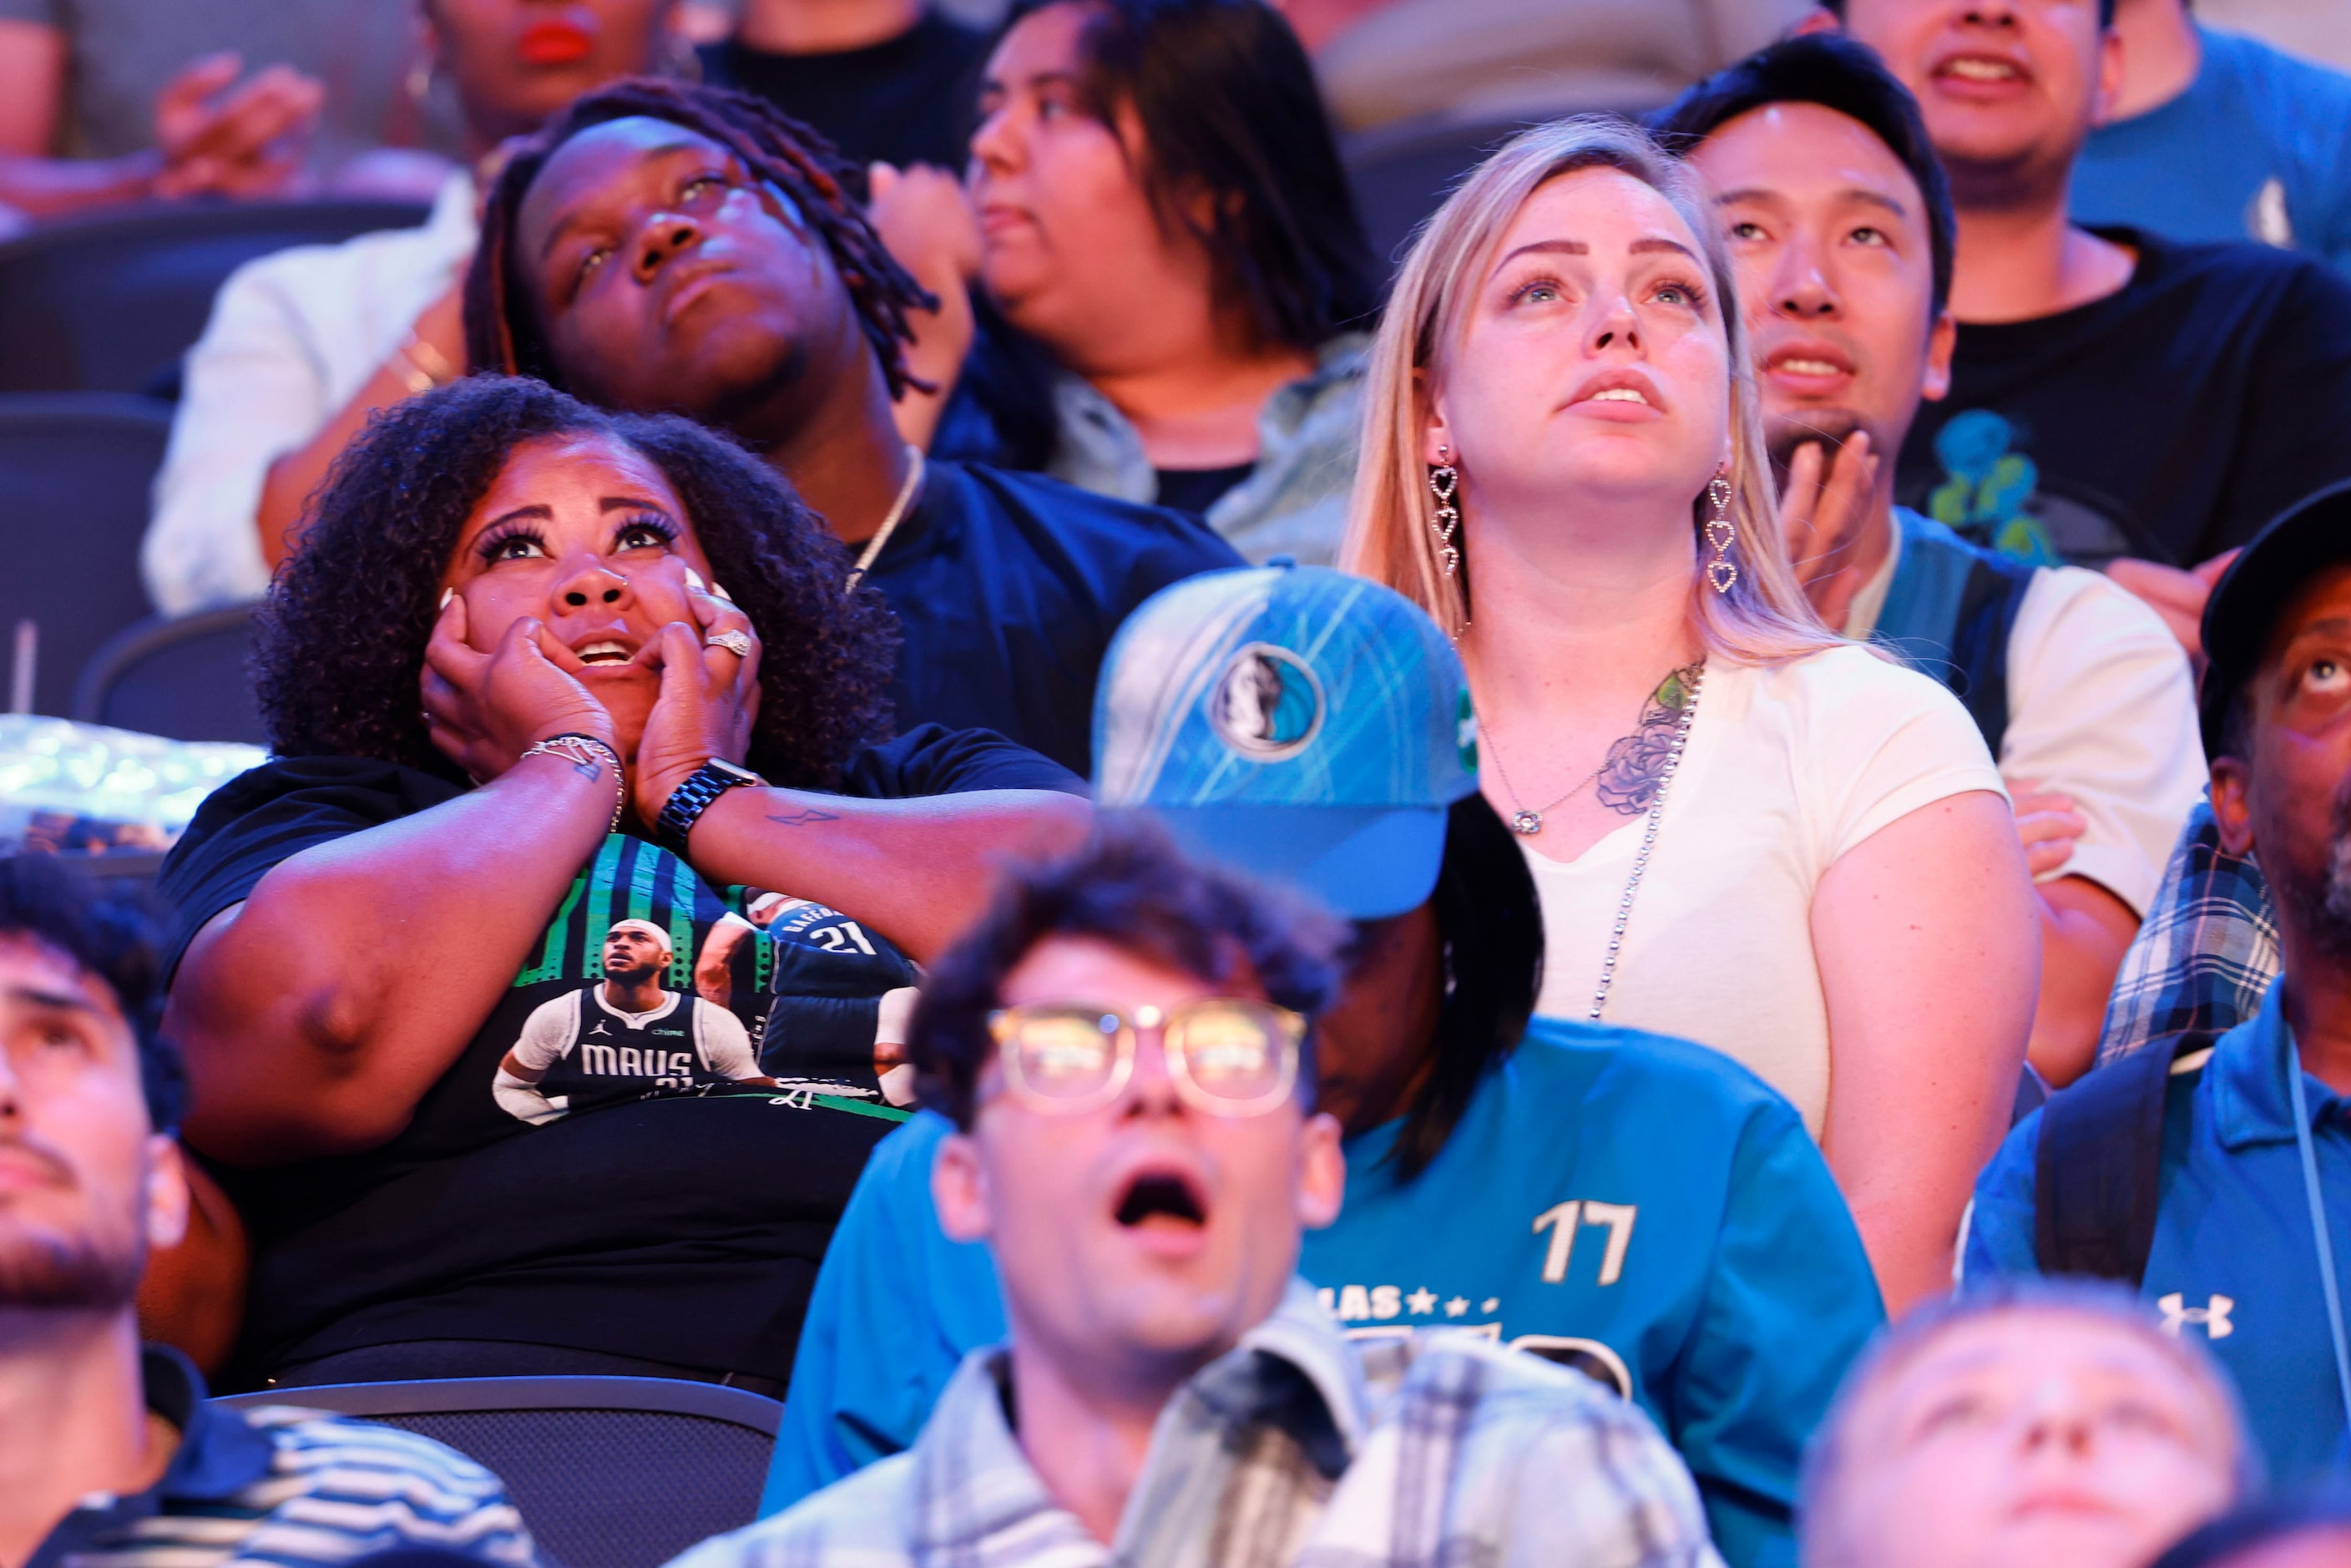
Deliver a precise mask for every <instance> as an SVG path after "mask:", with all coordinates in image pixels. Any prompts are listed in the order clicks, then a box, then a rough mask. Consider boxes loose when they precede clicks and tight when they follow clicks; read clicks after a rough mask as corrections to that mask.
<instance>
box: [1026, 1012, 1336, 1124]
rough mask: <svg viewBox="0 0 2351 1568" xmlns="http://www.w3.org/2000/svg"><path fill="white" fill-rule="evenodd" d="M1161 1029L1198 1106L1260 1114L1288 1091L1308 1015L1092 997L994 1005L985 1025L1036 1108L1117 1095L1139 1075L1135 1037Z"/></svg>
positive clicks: (1178, 1086)
mask: <svg viewBox="0 0 2351 1568" xmlns="http://www.w3.org/2000/svg"><path fill="white" fill-rule="evenodd" d="M1144 1030H1158V1031H1159V1039H1160V1049H1161V1050H1162V1051H1165V1052H1166V1054H1167V1076H1168V1077H1169V1078H1170V1079H1171V1080H1172V1081H1173V1082H1175V1092H1176V1093H1177V1094H1178V1095H1180V1096H1181V1097H1182V1098H1183V1099H1184V1101H1185V1102H1186V1103H1187V1104H1189V1105H1190V1106H1192V1108H1193V1109H1195V1110H1196V1111H1204V1112H1207V1113H1209V1114H1210V1115H1216V1116H1256V1115H1261V1114H1263V1113H1265V1112H1268V1111H1270V1110H1272V1109H1273V1108H1274V1107H1275V1106H1277V1105H1279V1104H1280V1103H1282V1102H1283V1101H1284V1100H1286V1099H1288V1098H1289V1096H1290V1089H1291V1088H1292V1087H1293V1086H1294V1085H1295V1084H1296V1083H1297V1082H1298V1052H1299V1048H1300V1045H1301V1042H1303V1041H1304V1040H1305V1039H1306V1019H1304V1018H1303V1017H1302V1016H1301V1015H1300V1014H1297V1013H1294V1012H1292V1011H1290V1009H1288V1008H1280V1007H1276V1006H1274V1005H1273V1004H1272V1003H1271V1002H1257V1001H1249V1000H1245V999H1243V998H1238V997H1205V998H1201V999H1199V1000H1197V1001H1190V1002H1183V1003H1180V1004H1178V1005H1177V1006H1175V1007H1173V1008H1169V1009H1167V1010H1166V1011H1165V1012H1162V1011H1161V1010H1160V1009H1157V1008H1137V1009H1134V1012H1133V1013H1132V1014H1129V1013H1125V1012H1122V1011H1120V1010H1119V1009H1116V1008H1113V1007H1106V1006H1099V1005H1096V1004H1093V1003H1090V1002H1049V1003H1041V1004H1037V1005H1033V1006H1029V1007H1018V1008H998V1009H997V1010H996V1011H994V1012H992V1013H990V1014H988V1015H987V1031H988V1034H989V1035H990V1036H991V1037H992V1038H993V1039H994V1040H995V1041H996V1053H997V1060H998V1061H1000V1062H1002V1063H1003V1066H1004V1084H1005V1088H1006V1089H1007V1090H1008V1091H1009V1092H1011V1093H1012V1094H1013V1095H1015V1096H1016V1097H1018V1098H1019V1100H1020V1101H1021V1102H1022V1103H1024V1104H1026V1105H1028V1106H1029V1107H1030V1108H1031V1109H1033V1110H1038V1111H1042V1112H1044V1113H1047V1114H1049V1115H1056V1116H1073V1115H1078V1114H1081V1113H1084V1112H1087V1111H1093V1110H1099V1109H1100V1108H1101V1107H1102V1106H1104V1105H1107V1104H1109V1103H1111V1102H1112V1101H1113V1100H1115V1099H1117V1098H1118V1096H1119V1094H1120V1093H1121V1092H1123V1090H1124V1089H1125V1088H1126V1085H1127V1083H1128V1082H1129V1080H1131V1079H1132V1078H1133V1077H1134V1045H1135V1037H1136V1036H1137V1035H1138V1034H1140V1033H1141V1032H1142V1031H1144Z"/></svg>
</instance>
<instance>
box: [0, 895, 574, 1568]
mask: <svg viewBox="0 0 2351 1568" xmlns="http://www.w3.org/2000/svg"><path fill="white" fill-rule="evenodd" d="M155 977H156V967H155V960H154V952H153V949H152V946H151V945H150V943H149V941H148V934H147V932H146V930H145V929H144V927H143V925H142V924H141V922H140V921H139V920H138V919H137V917H136V915H134V914H132V913H131V912H130V911H129V910H127V909H124V908H121V907H118V906H110V905H100V904H93V903H92V902H91V900H90V899H89V896H88V894H86V893H85V892H84V891H83V890H82V889H81V888H80V887H79V886H78V884H77V883H75V882H74V881H73V880H72V879H71V878H70V877H69V876H68V874H67V873H65V872H64V871H63V870H62V869H61V868H60V867H59V866H58V864H57V862H55V861H54V860H51V859H48V858H47V857H40V856H33V857H18V858H16V859H12V860H5V861H0V1568H18V1565H20V1564H21V1565H23V1568H51V1565H52V1564H58V1565H63V1564H68V1563H71V1564H73V1565H74V1568H101V1565H103V1568H163V1565H165V1564H169V1568H209V1565H211V1564H214V1563H278V1564H287V1565H289V1568H298V1565H300V1564H306V1563H343V1562H348V1561H350V1560H351V1559H353V1558H357V1557H360V1556H363V1555H366V1554H368V1553H371V1552H379V1551H383V1550H385V1549H388V1548H393V1547H411V1546H431V1547H440V1548H444V1549H448V1550H451V1551H455V1552H462V1553H464V1554H465V1555H466V1556H469V1557H474V1558H475V1559H478V1560H480V1561H482V1562H485V1563H511V1564H517V1565H527V1564H528V1563H531V1562H532V1561H533V1554H532V1549H531V1542H530V1535H529V1532H528V1531H527V1530H526V1529H525V1528H524V1526H523V1522H522V1519H521V1516H520V1515H519V1514H517V1512H516V1511H515V1509H514V1506H513V1505H512V1504H511V1503H509V1502H508V1501H507V1499H506V1493H505V1489H504V1488H503V1486H501V1484H500V1483H499V1481H498V1479H497V1478H496V1477H495V1476H493V1475H491V1474H490V1473H489V1472H488V1471H486V1470H485V1469H482V1468H481V1467H480V1466H479V1465H476V1464H475V1463H474V1462H473V1461H471V1460H470V1459H467V1458H465V1457H464V1456H463V1455H460V1454H457V1453H454V1452H452V1451H451V1450H449V1449H447V1448H443V1447H441V1446H440V1445H439V1444H437V1443H433V1442H429V1441H427V1440H426V1439H424V1438H422V1437H414V1436H413V1435H411V1434H409V1433H405V1432H401V1431H397V1430H394V1429H392V1428H390V1427H378V1426H374V1425H371V1424H370V1423H367V1422H361V1421H351V1420H347V1419H344V1418H341V1417H339V1416H321V1415H318V1414H316V1413H314V1412H309V1411H304V1410H300V1409H296V1408H292V1407H290V1406H273V1407H268V1408H264V1409H257V1410H235V1409H230V1408H227V1407H225V1406H215V1405H212V1404H209V1403H207V1402H206V1400H205V1397H204V1380H203V1378H202V1377H201V1376H200V1375H198V1374H197V1372H196V1370H195V1368H194V1367H193V1365H191V1364H189V1363H188V1362H187V1361H186V1359H185V1358H183V1356H181V1355H180V1354H178V1353H177V1352H176V1351H172V1350H169V1349H166V1348H162V1347H160V1346H147V1347H144V1348H142V1347H141V1344H140V1343H139V1324H138V1316H137V1312H136V1310H135V1307H134V1305H133V1301H134V1297H135V1296H136V1294H137V1291H138V1288H139V1281H140V1276H141V1273H142V1272H143V1271H144V1270H145V1266H146V1260H147V1251H148V1249H149V1248H151V1247H168V1246H171V1245H172V1243H174V1242H176V1241H177V1240H178V1239H180V1237H181V1235H182V1233H183V1230H184V1229H185V1228H186V1225H187V1221H188V1211H189V1192H188V1185H187V1177H186V1175H185V1173H184V1171H183V1167H182V1166H181V1155H180V1152H179V1145H178V1144H177V1143H176V1142H175V1141H174V1140H173V1138H172V1125H173V1124H174V1122H175V1121H176V1112H177V1109H178V1106H177V1100H178V1097H179V1091H180V1074H179V1069H178V1063H177V1061H176V1060H175V1059H174V1058H173V1057H172V1053H171V1051H170V1048H169V1047H168V1046H167V1045H166V1044H164V1043H163V1042H162V1040H159V1039H157V1037H156V1034H155V1021H156V1019H157V1017H158V1016H159V1014H160V1011H161V1002H162V997H161V993H160V989H159V988H157V986H156V985H155Z"/></svg>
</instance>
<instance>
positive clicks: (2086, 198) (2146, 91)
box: [2073, 0, 2351, 267]
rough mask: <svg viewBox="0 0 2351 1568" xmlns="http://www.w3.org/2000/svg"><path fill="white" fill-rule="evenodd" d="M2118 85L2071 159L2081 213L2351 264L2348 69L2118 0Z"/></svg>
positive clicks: (2154, 5)
mask: <svg viewBox="0 0 2351 1568" xmlns="http://www.w3.org/2000/svg"><path fill="white" fill-rule="evenodd" d="M2115 31H2116V34H2117V35H2119V36H2120V37H2121V39H2122V45H2123V67H2122V82H2121V87H2120V89H2119V90H2118V91H2117V92H2116V99H2115V105H2114V108H2113V110H2111V112H2110V117H2109V118H2108V120H2106V122H2105V124H2103V125H2100V126H2099V127H2098V128H2097V129H2096V130H2095V131H2092V132H2090V140H2089V141H2088V142H2087V143H2086V144H2085V145H2084V147H2083V149H2082V157H2081V162H2078V163H2076V164H2075V165H2074V195H2073V214H2074V221H2075V222H2077V223H2084V224H2109V225H2111V224H2127V225H2135V226H2137V227H2140V228H2149V229H2153V230H2155V231H2156V232H2157V233H2158V234H2162V235H2169V236H2171V237H2172V238H2173V239H2180V240H2189V241H2196V242H2207V241H2221V240H2258V241H2260V242H2261V243H2262V244H2263V245H2273V246H2283V247H2285V248H2288V249H2293V250H2299V251H2302V252H2304V253H2305V254H2307V255H2310V256H2318V257H2320V258H2321V259H2323V260H2325V261H2330V262H2332V263H2334V264H2335V267H2351V180H2346V175H2345V171H2346V167H2351V163H2347V162H2346V158H2351V76H2346V75H2344V74H2343V73H2342V72H2341V71H2338V70H2333V69H2330V68H2327V67H2325V66H2322V65H2319V64H2317V63H2315V62H2314V61H2311V60H2305V59H2300V58H2297V57H2294V56H2293V55H2290V54H2287V53H2286V52H2285V51H2284V50H2283V49H2280V48H2277V47H2273V46H2272V45H2270V44H2266V43H2263V42H2262V41H2261V40H2260V39H2258V38H2249V37H2243V36H2242V35H2241V34H2237V33H2223V32H2217V31H2215V30H2214V29H2212V28H2210V27H2206V26H2199V25H2198V23H2197V21H2196V19H2195V17H2194V16H2191V15H2189V7H2188V0H2121V3H2120V4H2118V5H2116V7H2115Z"/></svg>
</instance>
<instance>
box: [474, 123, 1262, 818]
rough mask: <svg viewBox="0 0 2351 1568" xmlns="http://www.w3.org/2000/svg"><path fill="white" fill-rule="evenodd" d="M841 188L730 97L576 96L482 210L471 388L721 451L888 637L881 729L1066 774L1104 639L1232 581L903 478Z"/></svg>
mask: <svg viewBox="0 0 2351 1568" xmlns="http://www.w3.org/2000/svg"><path fill="white" fill-rule="evenodd" d="M848 172H849V171H848V168H847V166H846V165H845V164H843V163H842V162H841V161H840V160H839V159H838V158H837V157H836V156H835V155H834V153H833V152H832V150H831V148H830V147H828V146H827V145H826V144H825V143H824V141H822V139H820V138H819V137H818V136H816V135H815V134H814V133H813V132H811V131H808V130H807V129H806V128H804V127H802V126H800V125H799V124H797V123H796V122H794V121H792V120H788V119H786V118H785V117H784V116H782V115H781V114H779V113H778V112H777V111H776V110H773V109H771V108H769V107H768V105H767V104H766V103H764V102H762V101H761V100H759V99H754V98H750V97H747V96H746V95H744V94H740V93H735V92H729V91H726V90H723V89H716V88H701V87H689V86H684V85H681V84H678V83H674V82H666V81H654V80H650V79H637V80H632V81H623V82H618V83H614V84H613V85H611V86H610V87H607V88H604V89H601V90H599V91H596V92H592V93H590V94H588V95H587V96H586V97H584V98H582V99H580V100H579V101H578V102H576V103H575V104H574V105H573V106H572V107H571V109H570V110H569V111H568V112H567V113H565V114H564V115H563V116H562V117H561V118H560V119H559V120H556V121H555V122H553V123H552V124H550V125H549V127H548V128H547V129H546V130H545V131H542V132H541V133H540V134H539V136H538V137H537V138H536V139H534V140H533V141H530V142H528V143H526V144H525V145H524V146H523V148H522V149H521V150H520V151H518V152H517V153H516V154H515V156H514V157H513V159H512V160H511V161H509V162H507V166H506V169H505V171H504V172H503V173H502V174H501V175H500V176H499V178H498V182H497V184H496V188H495V189H494V190H493V191H492V192H491V193H490V197H489V201H488V204H487V205H486V209H485V211H484V214H483V220H482V244H481V247H480V249H479V250H478V251H477V252H476V253H475V258H474V269H473V273H472V275H471V276H470V277H469V278H468V279H467V282H466V296H465V333H466V340H467V349H468V352H469V355H470V357H471V359H472V361H473V364H474V367H475V369H476V370H477V371H507V372H511V373H516V374H521V375H529V376H537V377H539V378H540V379H542V380H544V381H547V382H550V383H552V384H553V385H555V386H558V387H560V388H562V389H563V390H565V391H567V392H571V393H573V394H574V395H576V396H580V397H583V398H586V399H588V400H590V401H591V402H599V403H601V404H603V405H605V406H607V407H610V408H614V409H619V410H623V411H627V412H632V413H646V412H653V411H661V412H667V413H684V414H686V415H688V416H690V417H692V418H695V419H698V420H700V421H702V422H704V423H708V424H713V425H716V426H718V427H720V428H722V429H724V430H726V431H727V432H729V433H730V434H733V435H735V436H736V437H737V439H739V440H741V441H742V442H743V443H744V444H747V445H748V446H749V447H750V448H751V449H752V450H753V451H755V452H758V453H759V454H760V455H763V456H765V457H766V458H767V460H768V463H769V464H771V465H773V466H774V467H775V468H776V469H777V470H778V472H780V473H781V474H782V475H783V476H785V477H786V478H787V479H789V481H790V482H791V483H792V485H793V486H794V487H795V488H797V489H798V490H799V494H800V495H801V497H803V498H804V499H805V500H806V501H807V502H808V503H809V504H810V506H811V507H814V508H815V509H816V510H817V512H818V513H820V515H821V516H823V517H825V518H827V519H828V520H829V521H830V522H831V525H832V527H833V528H834V530H835V531H836V532H838V533H839V534H840V536H841V538H842V539H843V540H844V541H846V542H847V543H848V544H849V546H850V547H851V549H852V551H854V552H855V554H856V557H857V569H856V570H857V572H858V573H859V574H862V575H863V577H864V579H865V580H866V581H868V582H870V583H872V586H873V587H875V588H877V589H878V590H880V591H881V593H882V596H883V599H884V600H886V601H888V602H889V605H890V607H891V609H893V611H895V612H897V616H898V622H899V626H900V629H901V631H902V632H903V635H904V643H903V645H902V649H901V652H900V654H899V660H898V671H897V676H896V682H895V685H894V688H893V694H892V695H893V698H894V699H895V702H896V705H897V717H898V722H899V723H900V725H902V726H905V725H913V724H917V723H922V722H925V721H929V720H935V721H937V722H938V723H941V724H944V725H946V726H948V727H954V728H985V729H993V730H997V731H999V732H1001V733H1003V734H1005V735H1008V736H1009V737H1012V738H1013V739H1015V740H1017V741H1019V742H1020V743H1022V744H1023V745H1026V746H1029V747H1034V748H1035V749H1037V750H1039V751H1041V752H1043V753H1044V754H1045V755H1046V756H1048V757H1050V758H1053V759H1054V760H1056V761H1058V762H1061V763H1062V764H1063V765H1064V766H1067V767H1069V768H1072V769H1074V770H1076V771H1078V772H1081V773H1082V772H1084V771H1085V770H1086V768H1087V765H1088V762H1089V760H1090V757H1089V732H1090V726H1091V720H1092V706H1093V691H1094V674H1095V670H1096V667H1097V666H1098V665H1099V664H1101V662H1102V653H1103V651H1104V650H1105V649H1106V648H1107V647H1108V645H1109V643H1110V638H1111V634H1112V632H1114V631H1116V630H1117V628H1118V625H1119V622H1121V621H1123V620H1124V619H1125V617H1126V614H1127V612H1129V611H1131V610H1132V609H1134V607H1135V606H1136V605H1138V604H1140V603H1142V602H1143V601H1144V600H1145V599H1148V598H1150V597H1151V595H1152V594H1154V593H1155V592H1157V591H1159V590H1160V589H1162V588H1164V587H1165V586H1166V585H1167V584H1168V583H1170V582H1173V581H1175V580H1178V579H1180V578H1185V577H1189V576H1191V575H1192V574H1194V573H1195V572H1199V571H1205V570H1214V569H1217V568H1220V567H1227V566H1236V565H1238V564H1239V558H1238V557H1237V556H1236V555H1234V553H1233V551H1232V549H1231V547H1229V546H1228V545H1226V544H1225V543H1224V542H1223V541H1222V540H1221V539H1219V538H1217V536H1216V535H1215V534H1214V533H1212V532H1211V531H1210V530H1209V529H1208V528H1207V527H1206V526H1205V525H1204V524H1201V523H1198V522H1196V521H1195V520H1193V519H1191V518H1188V517H1181V516H1178V515H1176V514H1175V513H1172V512H1166V511H1161V510H1159V509H1157V508H1153V507H1135V506H1130V505H1126V504H1123V503H1121V502H1116V501H1112V500H1109V499H1106V498H1104V497H1099V496H1094V495H1090V494H1087V493H1085V492H1083V491H1080V490H1077V489H1074V488H1071V487H1070V486H1064V485H1061V484H1058V483H1056V482H1055V481H1053V480H1050V479H1047V478H1043V477H1041V476H1036V475H1031V474H1015V473H1008V472H1001V471H998V470H994V469H989V468H984V467H979V466H977V465H960V464H953V463H946V462H936V463H927V464H926V463H925V459H924V456H923V454H922V453H921V452H920V451H919V450H918V449H916V448H914V447H912V446H909V445H908V444H906V443H905V442H904V440H902V439H901V438H900V436H899V434H898V432H897V427H896V425H895V424H894V423H893V421H892V418H891V405H892V402H893V400H894V399H896V398H897V397H899V396H900V395H902V394H903V393H904V392H905V391H906V390H907V389H908V387H910V386H911V385H913V384H914V382H913V381H912V378H911V377H910V375H909V372H908V371H907V369H906V362H905V359H904V345H905V343H906V340H907V336H908V333H907V322H906V313H907V311H908V310H909V309H912V308H927V307H928V306H930V305H931V304H932V301H931V299H930V298H929V296H927V295H925V293H924V292H923V290H922V289H921V287H918V286H917V285H916V284H915V283H914V279H913V278H912V277H909V276H908V275H907V273H906V271H905V269H904V267H900V266H899V264H898V263H897V262H896V261H895V260H894V259H893V258H892V256H890V253H889V252H888V251H887V250H886V249H885V248H884V247H883V244H882V241H881V240H880V238H879V237H878V236H877V235H875V233H874V231H873V228H872V225H870V224H869V223H868V222H867V221H866V217H865V214H864V213H863V212H862V211H861V210H860V208H859V207H858V205H857V204H856V203H855V202H854V201H853V200H852V198H851V197H850V196H849V195H848V194H847V193H846V191H845V189H844V187H843V183H842V182H843V178H844V176H845V175H847V173H848Z"/></svg>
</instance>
